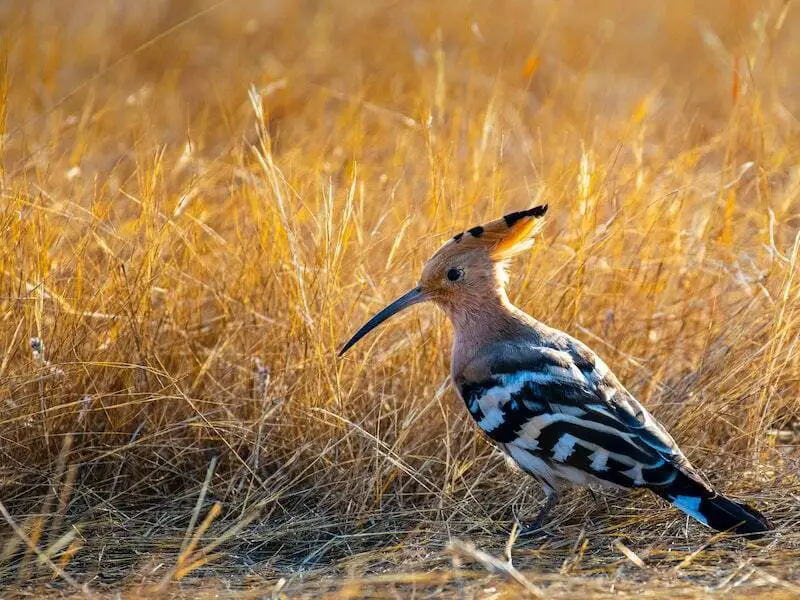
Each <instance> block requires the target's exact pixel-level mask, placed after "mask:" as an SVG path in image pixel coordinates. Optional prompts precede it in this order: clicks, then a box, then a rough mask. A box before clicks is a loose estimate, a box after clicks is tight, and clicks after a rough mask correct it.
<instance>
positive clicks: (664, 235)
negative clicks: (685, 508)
mask: <svg viewBox="0 0 800 600" xmlns="http://www.w3.org/2000/svg"><path fill="white" fill-rule="evenodd" d="M597 4H600V5H601V6H594V3H588V2H577V1H562V2H556V1H545V0H536V1H530V0H526V1H522V0H509V1H504V2H500V3H494V2H493V3H489V2H461V3H453V2H422V1H416V0H412V1H409V2H394V1H392V0H387V1H385V2H384V1H376V2H357V1H352V2H343V1H342V2H336V3H333V2H320V1H312V0H309V1H305V2H296V1H291V0H287V1H285V2H278V1H272V2H257V1H255V0H222V1H216V2H212V1H210V0H204V1H201V0H197V1H193V2H189V1H186V2H167V1H166V0H146V1H145V0H140V1H138V2H136V3H133V2H122V1H119V0H116V1H115V0H77V1H76V2H62V1H58V0H50V1H47V0H36V1H33V0H31V1H30V2H14V1H13V0H12V1H0V28H2V30H0V40H1V41H0V153H1V154H0V195H1V198H2V200H1V201H0V232H2V244H0V290H1V291H0V404H1V405H2V416H1V417H0V450H1V451H2V457H3V458H2V466H0V477H1V478H2V479H0V481H1V482H2V483H1V484H0V485H1V486H2V488H1V489H0V499H1V500H2V504H1V505H0V506H1V507H2V513H3V519H2V522H3V523H4V525H3V527H2V536H3V540H4V542H3V543H4V546H2V548H0V581H1V582H2V583H3V585H5V586H6V587H5V591H4V595H12V594H14V595H28V596H38V595H40V594H43V593H46V592H49V593H53V594H61V595H65V596H76V597H77V596H83V595H92V596H95V597H103V596H113V595H114V594H116V593H117V592H121V593H122V595H123V597H137V596H138V595H140V594H142V593H145V592H147V593H150V594H153V595H157V594H160V595H163V596H167V597H182V596H195V595H196V596H198V597H212V596H213V597H220V596H222V597H237V598H239V597H241V598H247V597H257V596H258V597H265V596H270V595H279V594H280V593H284V594H286V595H289V596H294V595H309V596H318V595H329V596H336V597H348V596H349V597H358V596H381V597H383V596H393V597H410V596H412V595H414V596H415V597H430V596H434V595H437V594H439V593H442V592H447V593H450V594H453V595H455V594H461V595H463V596H465V597H472V596H476V597H486V598H499V597H516V596H518V595H520V594H529V595H533V596H536V595H539V594H544V595H546V596H548V597H597V598H603V597H611V596H617V595H623V596H626V595H630V596H633V595H637V596H659V595H663V596H664V597H671V598H694V597H699V596H704V595H714V594H716V595H719V596H725V597H733V596H736V595H740V596H743V597H744V596H747V597H750V598H755V597H759V598H760V597H767V596H769V597H770V598H780V597H786V598H789V597H797V595H798V593H800V569H798V566H797V565H798V564H800V562H798V560H799V559H800V535H798V533H797V526H798V521H799V520H800V478H799V477H798V467H800V452H798V448H799V447H800V441H798V422H799V421H800V403H799V402H798V398H799V397H800V346H799V345H798V342H800V337H799V336H798V331H800V274H799V273H798V271H800V269H798V263H799V261H800V257H799V256H798V255H799V254H800V237H798V230H800V170H799V169H798V166H797V164H798V158H800V121H799V120H798V119H800V88H799V87H798V86H799V85H800V84H798V78H797V65H798V64H800V41H798V40H800V38H798V37H797V35H796V31H797V28H798V27H800V6H797V5H793V4H791V3H790V2H786V3H784V2H780V1H764V2H748V1H746V0H741V1H731V2H722V1H708V2H692V1H689V0H670V1H669V2H667V1H666V0H665V1H664V2H655V1H642V2H635V3H634V2H628V1H623V0H617V1H606V2H603V3H597ZM542 200H543V201H546V202H548V203H549V205H550V217H549V220H548V224H547V226H546V228H545V231H544V233H543V236H542V239H541V243H540V244H538V245H537V247H536V249H535V250H534V251H533V253H531V254H530V255H528V256H525V257H524V258H522V259H521V260H519V261H518V262H517V264H516V268H515V270H514V274H513V277H512V282H513V283H512V285H513V290H512V291H513V298H514V299H515V300H516V301H517V302H518V303H519V304H520V305H521V306H522V307H524V308H525V309H527V310H528V311H529V312H531V313H533V314H534V315H536V316H538V317H539V318H541V319H542V320H544V321H546V322H548V323H550V324H552V325H555V326H558V327H561V328H563V329H565V330H566V331H568V332H570V333H573V334H575V335H577V336H578V337H580V338H581V339H583V340H584V341H586V342H587V343H589V344H590V345H592V346H593V347H594V348H595V349H596V350H598V351H599V352H600V353H601V355H603V356H604V358H605V359H606V360H607V362H608V363H609V364H610V365H611V366H612V368H614V369H615V371H616V372H617V374H618V375H619V376H620V378H621V379H622V380H623V381H624V382H625V383H626V384H627V386H628V387H629V388H630V389H631V390H632V391H633V392H634V393H635V394H637V395H638V397H639V398H640V399H641V400H642V401H643V402H644V403H645V404H646V405H647V406H649V407H650V408H651V409H652V410H653V412H654V413H655V414H656V415H657V416H658V417H659V418H660V419H661V420H663V422H665V423H666V424H667V425H668V426H669V428H670V429H671V431H672V432H673V433H674V435H675V437H676V438H677V439H678V441H679V443H681V444H682V446H683V448H684V450H685V451H686V452H687V454H688V455H689V456H690V457H691V458H692V460H693V461H694V462H696V463H697V464H698V465H699V466H701V467H702V468H703V469H705V470H706V472H707V473H708V474H709V476H710V478H711V479H712V480H713V481H714V482H716V483H717V484H719V485H720V486H721V487H723V488H724V489H726V490H727V491H729V492H730V493H731V494H732V495H734V496H737V497H739V498H744V499H746V500H747V501H748V502H751V503H754V504H755V505H757V506H759V507H760V508H762V509H763V510H765V512H767V513H768V514H769V515H771V517H772V518H773V520H774V522H775V524H776V525H777V528H778V531H777V533H776V534H774V535H771V536H769V537H768V538H767V539H766V540H764V541H762V542H759V543H749V544H745V543H744V542H742V541H741V540H736V539H731V538H725V537H723V538H720V537H719V536H713V535H712V534H711V533H710V532H709V531H708V530H706V529H704V528H702V527H701V526H698V525H695V524H694V523H687V521H686V519H685V518H683V517H682V516H681V515H680V514H679V513H678V512H677V511H675V510H672V509H669V510H667V509H665V507H664V506H663V505H662V504H661V503H659V501H657V500H655V499H653V498H651V497H650V496H649V495H646V494H637V493H629V494H610V495H605V496H603V499H602V500H601V503H600V504H601V505H600V506H597V505H595V503H594V502H593V501H592V499H591V498H590V497H588V496H587V495H585V494H584V493H580V492H576V493H574V494H571V495H570V496H569V497H568V498H567V499H566V500H565V501H564V502H563V503H562V504H561V506H560V507H559V509H558V511H557V512H556V519H555V520H554V521H553V523H552V524H551V526H550V531H551V533H552V535H551V537H549V538H547V539H544V540H534V541H524V542H517V544H516V545H514V548H513V558H514V560H513V566H509V564H508V563H507V562H506V560H505V558H504V557H505V555H506V553H507V548H506V546H507V537H508V536H507V534H506V533H505V530H506V529H508V528H510V527H511V526H512V523H513V522H514V517H515V515H519V516H521V517H525V516H531V515H532V514H534V513H535V511H536V509H537V508H538V503H539V501H540V500H541V494H540V491H539V489H538V488H537V486H536V485H535V484H534V483H532V482H530V481H528V480H527V479H526V478H525V477H522V476H520V475H518V474H515V473H513V472H511V471H509V470H508V468H507V467H506V465H505V463H504V462H503V461H502V459H501V458H499V457H498V455H497V454H496V453H495V452H494V451H493V450H492V448H491V447H489V446H488V445H487V444H486V443H485V442H484V441H483V440H482V439H481V438H480V437H479V436H478V435H477V433H476V430H475V427H474V426H473V424H472V423H471V422H470V418H469V416H468V414H467V412H466V411H465V410H464V407H463V406H461V405H460V402H459V401H458V400H457V398H456V397H455V396H454V394H453V392H452V390H450V389H448V387H447V380H446V374H447V371H448V347H449V336H450V333H449V329H448V326H447V324H446V323H445V320H444V318H443V317H442V316H441V315H439V314H437V313H436V312H435V311H434V309H433V308H430V307H429V308H427V309H426V308H420V309H417V310H415V311H414V312H413V314H410V315H407V316H406V317H405V318H403V319H399V320H397V321H396V322H395V323H393V324H392V325H391V326H387V327H385V328H384V329H383V330H382V331H381V332H380V334H379V335H375V336H372V337H370V338H369V339H368V340H366V341H365V342H362V344H361V345H360V346H359V347H357V348H356V349H355V350H354V351H353V352H352V353H351V354H350V355H348V357H347V358H346V359H344V360H341V361H339V360H337V359H336V358H335V349H336V348H337V345H338V344H340V343H341V342H342V341H344V340H345V339H346V338H347V336H348V335H349V334H350V333H352V331H353V329H354V327H355V326H356V325H358V324H360V322H361V321H362V320H363V319H364V318H365V317H367V316H368V315H370V314H371V313H372V312H373V311H375V310H376V309H377V308H379V307H381V306H382V305H383V304H384V303H385V302H387V301H388V300H390V299H392V298H393V297H394V296H396V295H397V294H398V293H399V292H401V291H403V290H405V289H406V288H407V287H409V285H410V284H411V283H412V282H413V281H414V280H415V277H416V275H417V272H418V270H419V267H420V264H421V262H422V261H423V260H424V258H425V257H426V255H427V254H428V253H429V252H431V251H432V250H433V249H435V248H436V247H437V245H438V244H439V243H440V242H441V241H442V240H443V239H444V237H445V236H447V235H448V234H452V233H453V232H457V231H460V230H462V229H463V228H464V227H466V226H471V225H474V224H476V223H478V222H480V221H482V220H484V219H487V218H491V217H495V216H497V215H499V214H502V213H504V212H507V211H509V210H511V209H519V208H522V207H526V206H529V205H531V204H532V203H533V202H536V201H542Z"/></svg>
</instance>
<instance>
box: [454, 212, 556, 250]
mask: <svg viewBox="0 0 800 600" xmlns="http://www.w3.org/2000/svg"><path fill="white" fill-rule="evenodd" d="M546 212H547V205H546V204H542V205H540V206H534V207H533V208H529V209H528V210H521V211H518V212H513V213H509V214H507V215H505V216H503V217H501V218H499V219H496V220H494V221H490V222H488V223H485V224H483V225H478V226H476V227H472V228H471V229H467V230H466V231H462V232H461V233H459V234H458V235H456V236H455V237H453V239H452V240H450V241H449V242H447V244H445V245H444V246H443V247H442V250H444V249H445V248H447V250H448V251H453V250H455V249H456V248H458V247H459V246H460V247H462V248H487V249H488V251H489V257H490V258H491V259H492V260H495V261H503V260H506V259H508V258H511V257H512V256H514V255H516V254H519V253H520V252H523V251H525V250H528V249H529V248H530V247H531V246H532V245H533V236H534V235H536V233H538V232H539V230H540V229H541V223H542V221H541V217H543V216H544V214H545V213H546Z"/></svg>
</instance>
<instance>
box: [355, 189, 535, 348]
mask: <svg viewBox="0 0 800 600" xmlns="http://www.w3.org/2000/svg"><path fill="white" fill-rule="evenodd" d="M545 212H547V205H546V204H545V205H541V206H535V207H533V208H531V209H528V210H523V211H519V212H514V213H510V214H507V215H505V216H504V217H502V218H500V219H497V220H495V221H491V222H489V223H486V224H484V225H478V226H477V227H473V228H471V229H468V230H467V231H464V232H462V233H459V234H458V235H456V236H455V237H453V238H452V239H450V240H448V241H447V243H445V244H444V245H443V246H442V247H441V248H439V250H437V251H436V253H435V254H434V255H433V256H431V257H430V258H429V259H428V261H427V262H426V263H425V266H424V267H423V269H422V276H421V277H420V279H419V283H418V284H417V286H416V287H415V288H413V289H411V290H409V291H408V292H406V293H405V294H403V295H402V296H400V298H398V299H397V300H395V301H394V302H392V303H391V304H389V305H388V306H387V307H386V308H384V309H383V310H382V311H380V312H379V313H378V314H376V315H375V316H374V317H372V318H371V319H370V320H369V321H367V322H366V323H365V324H364V326H363V327H361V329H359V330H358V331H357V332H356V333H355V335H353V337H352V338H350V341H348V342H347V343H346V344H345V345H344V347H343V348H342V350H341V351H340V352H339V356H341V355H342V354H344V353H345V352H347V350H349V349H350V348H351V347H352V346H353V345H354V344H355V343H356V342H358V341H359V340H360V339H361V338H362V337H364V336H365V335H366V334H367V333H369V332H370V331H372V330H373V329H375V328H376V327H377V326H378V325H380V324H381V323H383V322H384V321H386V320H387V319H389V318H390V317H391V316H393V315H396V314H397V313H399V312H400V311H402V310H404V309H406V308H408V307H409V306H413V305H414V304H419V303H420V302H425V301H428V300H430V301H432V302H434V303H436V304H437V305H439V306H440V307H441V308H443V309H444V311H445V312H446V313H448V315H450V316H453V315H455V314H458V313H459V312H461V311H472V310H479V309H480V306H481V304H482V303H484V302H485V301H486V300H487V298H489V297H492V296H493V295H497V294H498V293H502V290H503V288H504V286H505V283H506V277H505V263H506V261H507V260H508V259H510V258H511V257H512V256H514V255H516V254H519V253H520V252H523V251H524V250H527V249H529V248H530V247H531V246H532V245H533V238H534V235H535V234H536V233H537V232H538V231H539V229H540V224H541V217H543V216H544V214H545Z"/></svg>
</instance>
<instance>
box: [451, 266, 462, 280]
mask: <svg viewBox="0 0 800 600" xmlns="http://www.w3.org/2000/svg"><path fill="white" fill-rule="evenodd" d="M462 277H464V270H463V269H457V268H455V267H453V268H452V269H447V278H448V279H449V280H450V281H458V280H459V279H461V278H462Z"/></svg>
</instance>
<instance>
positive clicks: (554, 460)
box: [457, 340, 710, 489]
mask: <svg viewBox="0 0 800 600" xmlns="http://www.w3.org/2000/svg"><path fill="white" fill-rule="evenodd" d="M457 384H458V385H459V389H460V393H461V396H462V398H463V400H464V402H465V403H466V405H467V408H468V409H469V411H470V413H471V414H472V417H473V418H474V419H475V421H476V422H477V423H478V426H479V427H480V428H481V429H482V430H483V431H484V432H485V433H486V434H487V435H488V436H489V437H490V438H491V439H492V440H494V441H495V442H497V443H498V444H501V445H502V446H503V448H504V449H505V450H506V451H507V452H508V453H509V454H510V455H511V457H512V458H513V459H514V460H515V461H516V462H517V464H519V465H520V466H521V467H522V468H523V469H525V470H527V471H529V472H530V473H531V474H533V475H535V476H537V477H539V478H540V479H543V480H544V481H545V482H546V483H548V484H549V485H551V486H552V487H556V486H557V482H558V481H559V480H567V481H570V482H572V483H574V484H579V485H585V484H588V483H601V484H607V485H613V486H622V487H648V488H655V489H659V488H666V487H668V486H670V485H672V484H673V483H674V482H675V480H676V478H677V477H678V476H679V475H684V476H689V477H690V478H691V479H692V480H696V481H697V482H698V483H700V484H701V485H703V486H704V487H706V486H707V484H706V483H705V481H704V480H703V479H702V477H701V476H700V475H699V474H698V473H697V472H696V471H695V470H694V469H693V468H692V467H691V465H690V464H689V462H688V461H687V460H686V458H685V457H684V455H683V454H682V453H681V451H680V449H679V448H678V447H677V445H676V444H675V441H674V440H673V439H672V437H670V435H669V434H668V433H667V432H666V430H665V429H664V428H663V427H662V426H661V425H660V424H659V423H658V422H657V421H656V420H655V419H654V418H653V417H652V416H651V415H650V414H649V413H648V412H647V411H646V410H645V409H644V407H643V406H642V405H641V404H639V403H638V402H637V401H636V400H635V399H634V398H633V397H632V396H631V395H630V394H629V393H628V392H627V391H626V390H625V389H624V388H623V387H622V386H621V385H620V384H619V382H617V380H616V378H615V377H614V376H613V375H612V374H611V373H610V372H609V371H608V368H607V367H606V365H605V364H604V363H603V362H602V361H601V360H600V359H599V358H597V357H596V356H595V355H594V354H593V353H592V352H591V351H590V350H588V348H586V347H585V346H583V345H581V344H580V343H579V342H577V341H575V340H572V341H571V342H570V343H569V344H567V345H565V347H564V349H563V350H557V349H553V348H546V347H539V346H524V347H519V346H514V347H510V346H505V347H504V346H495V347H492V348H489V349H488V350H487V351H486V352H484V353H482V354H481V355H480V356H479V357H478V358H477V359H475V360H474V361H473V362H472V363H471V364H470V365H468V366H467V368H465V369H464V371H463V373H462V374H460V376H459V377H457ZM709 489H710V488H709Z"/></svg>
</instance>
